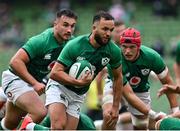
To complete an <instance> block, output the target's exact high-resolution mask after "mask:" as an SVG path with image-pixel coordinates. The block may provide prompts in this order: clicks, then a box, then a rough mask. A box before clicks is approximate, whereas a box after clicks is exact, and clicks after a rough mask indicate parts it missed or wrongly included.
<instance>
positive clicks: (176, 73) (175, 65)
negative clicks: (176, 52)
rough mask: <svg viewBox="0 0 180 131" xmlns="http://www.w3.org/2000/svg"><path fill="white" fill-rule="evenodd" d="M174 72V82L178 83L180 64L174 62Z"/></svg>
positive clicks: (179, 83) (179, 79) (179, 80)
mask: <svg viewBox="0 0 180 131" xmlns="http://www.w3.org/2000/svg"><path fill="white" fill-rule="evenodd" d="M173 67H174V68H173V69H174V73H175V77H176V84H177V85H180V65H179V64H177V63H175V64H174V66H173Z"/></svg>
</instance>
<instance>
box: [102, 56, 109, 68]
mask: <svg viewBox="0 0 180 131" xmlns="http://www.w3.org/2000/svg"><path fill="white" fill-rule="evenodd" d="M109 61H110V59H109V58H108V57H105V58H102V61H101V64H102V65H103V66H105V65H107V64H108V63H109Z"/></svg>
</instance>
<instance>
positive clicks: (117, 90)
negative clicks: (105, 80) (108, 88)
mask: <svg viewBox="0 0 180 131" xmlns="http://www.w3.org/2000/svg"><path fill="white" fill-rule="evenodd" d="M122 88H123V84H122V75H121V76H120V77H119V78H118V79H115V80H114V83H113V106H114V107H117V108H119V102H120V100H121V96H122Z"/></svg>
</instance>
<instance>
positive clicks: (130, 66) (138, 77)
mask: <svg viewBox="0 0 180 131" xmlns="http://www.w3.org/2000/svg"><path fill="white" fill-rule="evenodd" d="M122 65H123V76H124V77H126V79H127V80H128V82H129V84H130V85H131V87H132V89H133V91H134V92H146V91H148V89H149V88H150V85H149V82H148V77H149V74H150V72H151V71H154V72H155V73H156V74H160V73H162V72H163V71H164V70H165V68H166V65H165V63H164V61H163V59H162V58H161V56H160V55H159V54H158V53H157V52H156V51H154V50H153V49H151V48H149V47H146V46H143V45H142V46H141V49H140V55H139V57H138V59H137V60H136V61H133V62H130V61H127V60H126V59H125V58H124V57H122Z"/></svg>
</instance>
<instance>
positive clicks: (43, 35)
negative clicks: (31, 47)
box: [29, 28, 53, 42]
mask: <svg viewBox="0 0 180 131" xmlns="http://www.w3.org/2000/svg"><path fill="white" fill-rule="evenodd" d="M52 36H53V28H48V29H46V30H44V31H43V32H41V33H39V34H37V35H35V36H32V37H31V38H30V39H29V40H30V41H38V42H40V41H41V42H44V41H46V40H47V39H49V37H52Z"/></svg>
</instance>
